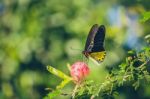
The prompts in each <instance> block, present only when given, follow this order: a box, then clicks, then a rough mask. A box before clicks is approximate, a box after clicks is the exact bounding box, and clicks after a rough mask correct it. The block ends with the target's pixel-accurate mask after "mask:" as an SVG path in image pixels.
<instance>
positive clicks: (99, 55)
mask: <svg viewBox="0 0 150 99" xmlns="http://www.w3.org/2000/svg"><path fill="white" fill-rule="evenodd" d="M105 56H106V51H102V52H93V53H90V57H92V58H93V59H94V60H96V61H97V62H98V63H100V62H102V61H104V58H105Z"/></svg>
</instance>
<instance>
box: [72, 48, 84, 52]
mask: <svg viewBox="0 0 150 99" xmlns="http://www.w3.org/2000/svg"><path fill="white" fill-rule="evenodd" d="M70 48H71V49H72V50H76V51H80V52H82V50H81V49H76V48H73V47H70Z"/></svg>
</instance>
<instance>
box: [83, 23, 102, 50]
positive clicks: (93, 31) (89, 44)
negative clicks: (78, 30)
mask: <svg viewBox="0 0 150 99" xmlns="http://www.w3.org/2000/svg"><path fill="white" fill-rule="evenodd" d="M98 29H99V26H98V24H94V25H93V26H92V28H91V29H90V32H89V34H88V37H87V40H86V44H85V49H84V51H86V52H91V50H92V47H93V44H94V42H93V41H94V37H95V35H96V33H97V31H98Z"/></svg>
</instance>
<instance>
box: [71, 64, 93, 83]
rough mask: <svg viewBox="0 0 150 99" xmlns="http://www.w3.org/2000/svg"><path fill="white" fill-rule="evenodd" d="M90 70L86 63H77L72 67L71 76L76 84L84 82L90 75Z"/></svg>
mask: <svg viewBox="0 0 150 99" xmlns="http://www.w3.org/2000/svg"><path fill="white" fill-rule="evenodd" d="M89 72H90V70H89V67H88V65H87V64H86V63H84V62H76V63H74V64H73V65H72V66H71V70H70V73H71V76H72V78H73V80H74V81H75V83H80V82H82V81H83V80H84V79H85V77H86V76H87V75H88V74H89Z"/></svg>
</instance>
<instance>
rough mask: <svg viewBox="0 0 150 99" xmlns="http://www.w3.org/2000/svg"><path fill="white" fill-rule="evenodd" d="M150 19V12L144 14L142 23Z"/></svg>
mask: <svg viewBox="0 0 150 99" xmlns="http://www.w3.org/2000/svg"><path fill="white" fill-rule="evenodd" d="M149 19H150V11H147V12H145V13H143V15H142V19H141V22H146V21H148V20H149Z"/></svg>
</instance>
